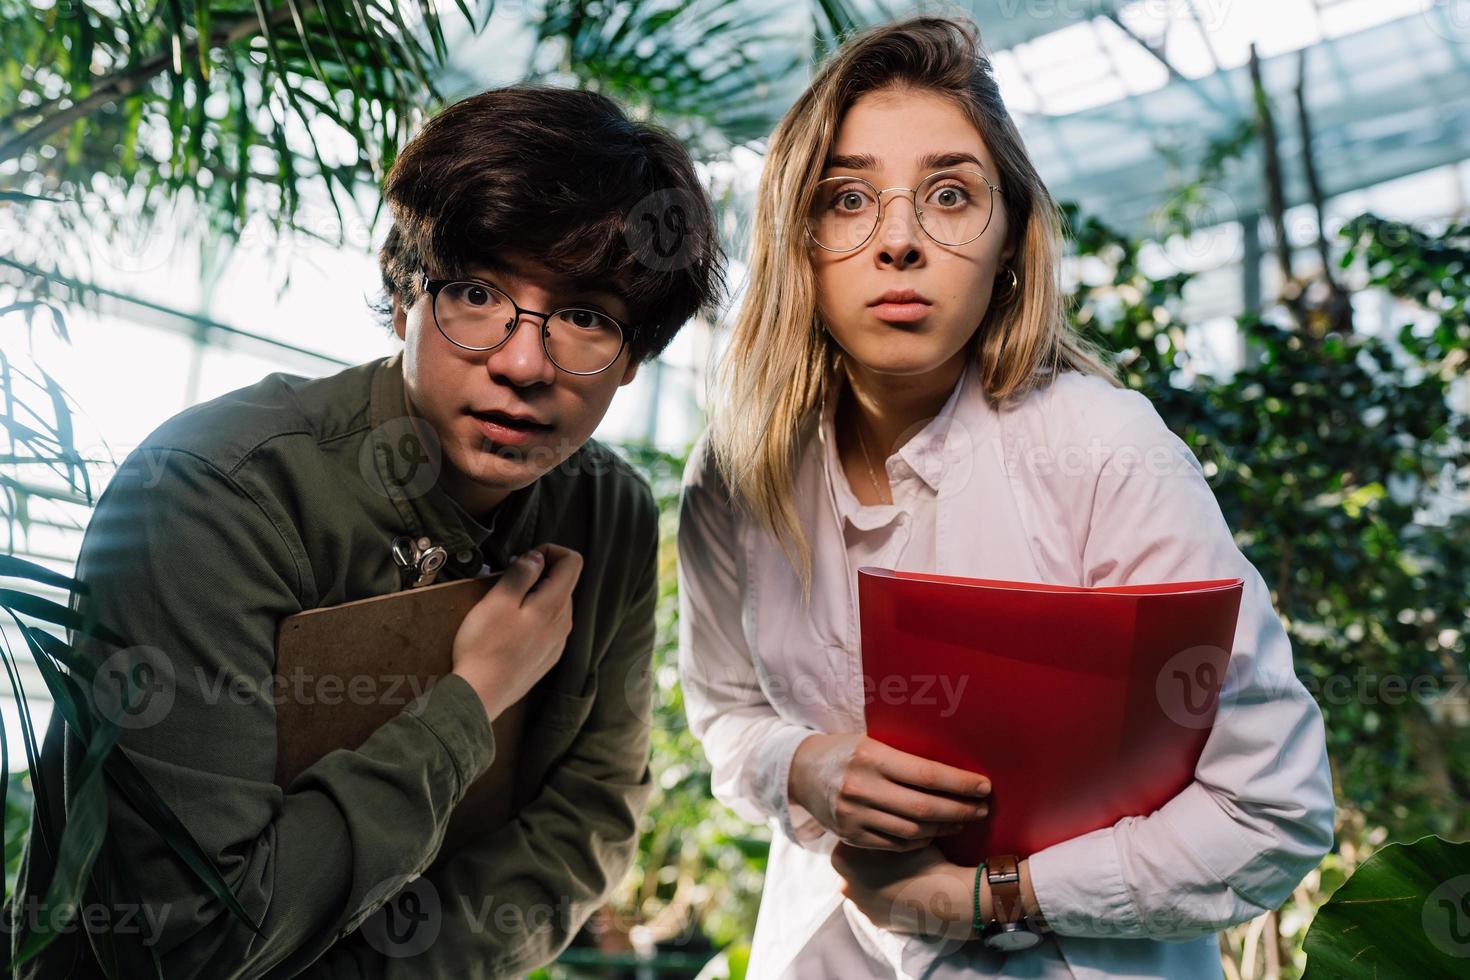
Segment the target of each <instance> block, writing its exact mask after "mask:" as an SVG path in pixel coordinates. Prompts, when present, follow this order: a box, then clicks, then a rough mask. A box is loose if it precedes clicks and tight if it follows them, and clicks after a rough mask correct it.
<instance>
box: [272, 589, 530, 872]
mask: <svg viewBox="0 0 1470 980" xmlns="http://www.w3.org/2000/svg"><path fill="white" fill-rule="evenodd" d="M498 578H499V576H498V575H487V576H482V577H480V578H469V579H458V580H455V581H452V582H441V583H439V584H437V585H425V586H421V587H419V588H416V589H405V590H404V591H401V592H392V593H389V594H388V595H382V596H373V597H371V598H367V599H358V600H355V601H353V602H346V603H342V604H341V605H337V606H327V607H324V608H321V609H308V610H306V611H305V612H300V613H296V614H295V615H292V616H287V617H286V618H285V619H283V620H281V622H280V624H279V625H278V626H277V629H276V670H275V673H276V678H277V681H276V683H277V684H278V685H280V686H278V687H277V688H276V690H277V691H280V692H283V696H281V697H279V698H278V699H277V707H276V780H275V781H276V783H277V785H279V786H281V787H282V788H283V789H284V788H285V787H287V786H289V785H290V783H291V781H292V780H293V779H295V778H296V776H297V775H299V774H300V773H301V772H302V771H303V770H305V769H307V768H309V767H310V766H311V765H312V764H313V763H315V762H316V761H317V760H318V759H320V758H321V757H322V756H324V755H326V754H327V753H328V752H331V751H333V750H334V749H339V748H346V749H355V748H357V747H358V746H360V745H361V744H362V743H363V742H364V741H366V740H367V738H368V736H369V735H371V734H372V733H373V732H375V731H377V729H378V728H379V727H380V726H381V725H382V724H383V723H384V722H386V721H388V720H389V719H391V718H393V717H394V716H395V715H397V714H398V713H399V712H401V711H402V710H403V709H404V708H405V707H407V705H408V704H409V703H410V702H411V701H413V700H414V698H416V697H417V696H418V695H420V694H422V693H423V692H424V691H427V690H428V689H429V687H430V686H432V685H433V684H434V683H435V682H436V681H438V680H439V678H441V677H443V676H444V675H446V674H448V673H450V671H451V669H452V668H453V650H454V635H455V633H456V632H457V631H458V629H459V625H460V623H462V622H463V621H464V618H465V616H466V615H468V614H469V611H470V609H471V608H473V607H474V605H475V603H477V602H479V601H480V599H481V598H483V597H484V595H485V593H486V592H488V591H489V590H490V587H491V586H492V585H494V584H495V582H496V580H497V579H498ZM325 678H330V679H332V681H331V686H330V687H328V686H327V685H326V684H325V683H324V682H323V679H325ZM354 683H356V684H357V689H356V691H354V686H353V685H354ZM298 691H304V692H306V695H307V696H305V697H298V696H297V692H298ZM364 692H366V693H364ZM526 706H527V699H526V698H522V699H521V700H520V701H518V702H516V703H515V704H514V705H512V706H511V707H510V708H508V709H506V711H505V712H504V713H502V714H501V716H500V717H498V718H496V719H495V721H494V723H493V724H492V725H491V730H492V731H493V732H494V737H495V758H494V759H493V760H492V761H491V763H490V766H489V767H488V768H486V770H485V771H484V772H483V773H481V774H480V776H479V777H478V778H477V779H475V781H474V782H473V783H471V784H470V787H469V789H468V790H467V791H466V792H465V795H464V798H463V799H461V800H460V802H459V803H458V804H457V805H456V806H455V808H454V811H453V812H452V813H451V814H450V818H449V826H448V829H447V831H446V833H445V838H444V844H443V846H442V847H441V848H440V854H441V855H443V854H450V853H453V852H454V851H456V850H458V849H459V848H460V847H461V846H463V845H464V844H465V843H467V842H468V841H470V840H473V839H474V838H476V837H479V836H482V835H484V834H486V833H489V832H490V831H492V830H495V829H496V828H498V827H501V826H503V825H504V824H505V823H507V822H508V821H509V819H510V817H511V802H512V791H513V788H514V785H515V760H516V756H517V755H518V753H519V748H520V741H521V734H522V730H523V727H524V721H525V715H526Z"/></svg>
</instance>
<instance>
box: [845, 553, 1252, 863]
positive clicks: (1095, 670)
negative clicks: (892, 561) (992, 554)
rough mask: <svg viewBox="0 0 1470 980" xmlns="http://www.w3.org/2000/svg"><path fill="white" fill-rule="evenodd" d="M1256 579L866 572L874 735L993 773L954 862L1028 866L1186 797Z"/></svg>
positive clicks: (949, 852) (866, 647)
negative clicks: (1107, 579) (1064, 581)
mask: <svg viewBox="0 0 1470 980" xmlns="http://www.w3.org/2000/svg"><path fill="white" fill-rule="evenodd" d="M1243 585H1244V581H1243V580H1242V579H1239V578H1233V579H1217V580H1212V581H1206V582H1167V583H1158V584H1151V585H1126V586H1113V587H1103V588H1080V587H1075V586H1063V585H1045V584H1041V583H1037V582H1006V581H999V580H994V579H973V578H957V577H953V576H945V575H925V574H918V573H913V572H896V571H892V570H890V569H883V568H862V569H859V570H858V603H859V608H860V616H861V620H862V660H863V698H864V710H865V713H866V716H867V726H868V735H869V736H871V737H872V738H875V739H877V740H878V741H880V742H884V743H886V744H888V745H891V746H893V747H895V748H898V749H902V750H903V751H905V752H911V753H913V754H914V755H918V756H923V757H924V758H928V759H935V760H938V761H940V762H945V763H948V764H950V765H953V766H959V767H961V768H964V769H969V770H973V771H975V772H979V773H984V774H985V775H987V776H989V777H990V782H991V796H990V815H989V817H987V818H985V819H983V820H980V821H977V822H976V823H974V824H971V825H968V826H967V827H966V829H965V830H963V831H961V832H960V833H957V834H953V835H950V836H947V837H943V838H940V839H939V840H938V841H937V842H936V843H937V844H938V845H939V847H940V849H941V850H942V851H943V852H944V854H945V856H946V857H948V858H949V859H950V860H951V861H954V862H956V863H960V864H969V865H973V864H977V863H978V862H979V861H980V860H982V859H983V858H984V857H985V856H986V855H987V854H1016V855H1018V856H1020V857H1025V856H1026V855H1028V854H1033V853H1035V852H1036V851H1039V850H1041V849H1043V848H1045V847H1049V846H1050V845H1052V844H1055V843H1058V842H1059V841H1064V840H1068V839H1070V838H1072V837H1076V836H1078V835H1079V834H1085V833H1087V832H1089V831H1092V830H1096V829H1098V828H1099V827H1108V826H1111V825H1112V824H1114V823H1116V822H1117V821H1118V820H1119V819H1121V818H1122V817H1125V816H1130V815H1136V816H1144V815H1147V814H1149V813H1151V812H1153V811H1154V810H1156V809H1158V808H1159V807H1160V806H1162V805H1163V804H1164V803H1166V802H1167V801H1168V800H1170V799H1171V798H1172V797H1174V796H1175V795H1176V794H1178V793H1179V792H1180V791H1181V790H1183V789H1184V788H1185V787H1186V786H1188V785H1189V783H1190V781H1191V780H1192V779H1193V776H1194V769H1195V765H1196V763H1197V762H1198V761H1199V756H1200V752H1201V751H1202V750H1203V749H1204V745H1205V741H1206V740H1207V739H1208V738H1209V734H1210V728H1211V726H1212V725H1213V724H1214V720H1215V710H1216V707H1217V705H1218V703H1219V697H1220V687H1221V684H1222V683H1223V681H1224V678H1225V671H1226V669H1227V667H1228V665H1229V662H1230V650H1231V648H1232V646H1233V644H1234V639H1235V623H1236V616H1237V614H1238V613H1239V611H1240V596H1241V591H1242V588H1243Z"/></svg>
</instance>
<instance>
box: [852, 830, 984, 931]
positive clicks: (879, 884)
mask: <svg viewBox="0 0 1470 980" xmlns="http://www.w3.org/2000/svg"><path fill="white" fill-rule="evenodd" d="M832 867H833V868H835V869H836V871H837V873H838V874H839V875H841V876H842V878H843V885H842V895H843V897H844V898H847V899H849V900H850V901H851V902H852V903H853V904H854V905H856V906H857V907H858V908H859V909H860V910H861V911H862V913H863V914H864V915H866V916H867V917H868V918H869V919H871V920H872V921H873V924H874V925H876V926H878V927H879V928H880V929H891V930H893V931H894V932H910V933H916V934H918V935H923V936H942V937H944V938H947V939H970V938H973V936H974V915H975V898H974V894H975V893H974V887H975V869H974V868H966V867H962V866H961V865H958V864H951V863H950V862H948V861H946V860H945V859H944V855H943V854H941V853H939V848H937V847H932V846H931V847H925V848H922V849H920V850H916V851H908V852H906V853H903V854H894V853H891V852H883V851H875V850H871V849H869V848H860V847H853V846H851V845H849V844H838V845H837V847H836V848H834V849H833V851H832Z"/></svg>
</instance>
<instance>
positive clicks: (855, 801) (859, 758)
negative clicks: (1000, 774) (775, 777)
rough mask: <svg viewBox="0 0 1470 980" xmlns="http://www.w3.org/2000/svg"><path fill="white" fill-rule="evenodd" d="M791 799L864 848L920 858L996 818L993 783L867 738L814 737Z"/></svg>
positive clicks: (799, 764) (795, 774)
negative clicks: (972, 825)
mask: <svg viewBox="0 0 1470 980" xmlns="http://www.w3.org/2000/svg"><path fill="white" fill-rule="evenodd" d="M788 790H789V792H790V794H791V798H792V799H793V800H795V801H796V802H797V803H800V804H801V805H802V806H803V807H805V808H806V809H807V810H808V811H809V812H810V813H811V815H812V816H813V817H814V818H816V821H817V822H818V823H819V824H821V825H822V826H823V827H826V828H827V829H828V830H830V831H831V832H832V833H834V834H836V835H837V837H838V838H839V839H840V840H842V841H844V842H846V843H848V844H853V845H856V846H857V847H867V848H876V849H880V850H889V851H912V850H916V849H918V848H922V847H927V846H928V845H930V844H931V843H933V841H934V838H936V837H941V836H944V835H946V834H952V833H954V832H956V831H958V830H960V829H962V828H963V827H964V825H965V823H967V822H969V821H973V820H980V819H983V818H984V817H985V816H986V814H988V813H989V812H990V806H989V804H988V803H986V802H985V797H987V796H988V795H989V794H990V780H989V779H987V778H985V777H984V776H982V775H980V774H979V773H973V772H967V771H965V770H964V769H957V768H955V767H954V766H947V765H944V764H943V763H941V762H934V761H932V760H930V759H924V758H921V757H919V756H916V755H910V754H909V753H907V752H900V751H899V750H898V749H895V748H892V747H890V746H887V745H884V744H883V743H882V742H879V741H877V740H875V739H871V738H869V737H868V736H866V735H864V734H862V733H860V732H859V733H850V734H839V735H825V734H817V735H810V736H808V737H807V738H806V739H805V740H804V741H802V743H801V744H800V745H799V746H797V749H796V755H795V756H794V757H793V758H792V760H791V777H790V781H789V785H788Z"/></svg>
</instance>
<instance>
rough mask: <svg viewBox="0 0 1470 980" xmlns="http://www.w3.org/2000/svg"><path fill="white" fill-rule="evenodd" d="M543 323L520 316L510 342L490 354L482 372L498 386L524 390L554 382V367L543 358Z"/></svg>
mask: <svg viewBox="0 0 1470 980" xmlns="http://www.w3.org/2000/svg"><path fill="white" fill-rule="evenodd" d="M545 329H546V323H545V321H543V320H542V319H541V318H540V317H538V316H531V315H529V314H525V313H523V314H521V315H520V317H519V318H518V320H517V321H516V325H515V329H514V331H513V332H512V333H511V335H510V339H509V340H507V341H506V342H505V343H503V344H501V345H500V346H499V347H497V348H495V350H493V351H491V352H490V356H489V357H488V358H486V359H485V368H486V370H488V371H489V372H490V377H491V378H492V379H494V380H495V381H497V382H499V383H501V384H507V385H512V386H515V387H518V388H524V387H528V386H531V385H537V384H550V383H551V382H552V381H555V380H556V365H555V364H553V363H552V362H551V359H550V358H549V357H547V356H546V348H545V347H543V346H542V344H541V332H542V331H543V330H545Z"/></svg>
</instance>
